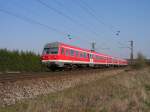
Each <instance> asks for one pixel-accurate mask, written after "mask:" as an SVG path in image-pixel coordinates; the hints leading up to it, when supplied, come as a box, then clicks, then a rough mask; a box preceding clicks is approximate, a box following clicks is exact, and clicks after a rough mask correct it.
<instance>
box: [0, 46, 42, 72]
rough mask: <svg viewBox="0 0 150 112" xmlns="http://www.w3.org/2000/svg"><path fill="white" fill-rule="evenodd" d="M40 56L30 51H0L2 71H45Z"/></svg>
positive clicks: (0, 69)
mask: <svg viewBox="0 0 150 112" xmlns="http://www.w3.org/2000/svg"><path fill="white" fill-rule="evenodd" d="M43 70H44V67H43V66H42V64H41V61H40V55H37V54H35V53H33V52H30V51H18V50H14V51H10V50H7V49H0V71H1V72H3V71H4V72H5V71H22V72H23V71H33V72H36V71H43Z"/></svg>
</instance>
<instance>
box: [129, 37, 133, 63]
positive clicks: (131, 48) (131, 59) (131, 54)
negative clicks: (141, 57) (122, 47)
mask: <svg viewBox="0 0 150 112" xmlns="http://www.w3.org/2000/svg"><path fill="white" fill-rule="evenodd" d="M129 42H130V50H131V53H130V63H131V64H133V40H131V41H129Z"/></svg>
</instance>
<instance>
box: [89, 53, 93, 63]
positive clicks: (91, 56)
mask: <svg viewBox="0 0 150 112" xmlns="http://www.w3.org/2000/svg"><path fill="white" fill-rule="evenodd" d="M90 63H93V55H92V54H90Z"/></svg>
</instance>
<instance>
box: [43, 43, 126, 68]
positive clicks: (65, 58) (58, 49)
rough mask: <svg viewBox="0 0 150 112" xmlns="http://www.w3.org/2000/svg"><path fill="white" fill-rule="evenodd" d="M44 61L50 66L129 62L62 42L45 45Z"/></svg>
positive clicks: (108, 64)
mask: <svg viewBox="0 0 150 112" xmlns="http://www.w3.org/2000/svg"><path fill="white" fill-rule="evenodd" d="M41 60H42V63H44V64H46V65H47V67H48V68H50V69H52V70H53V69H55V68H63V67H73V66H76V67H80V66H86V67H100V66H107V67H108V66H126V65H128V62H127V61H126V60H124V59H120V58H116V57H113V56H109V55H106V54H102V53H98V52H95V51H91V50H88V49H82V48H79V47H75V46H71V45H67V44H64V43H61V42H53V43H48V44H46V45H45V46H44V50H43V53H42V56H41Z"/></svg>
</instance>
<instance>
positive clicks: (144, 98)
mask: <svg viewBox="0 0 150 112" xmlns="http://www.w3.org/2000/svg"><path fill="white" fill-rule="evenodd" d="M149 82H150V71H149V70H148V69H142V70H138V71H136V70H132V71H129V72H126V71H124V72H122V73H120V74H118V75H116V76H111V77H107V78H105V79H99V80H97V81H94V82H91V83H89V84H82V85H79V86H76V87H74V88H70V89H66V90H64V91H61V92H58V93H51V94H48V95H45V96H44V95H43V96H39V97H37V98H34V99H30V100H25V101H22V102H18V103H17V104H15V105H12V106H7V107H5V108H0V112H149V110H150V83H149Z"/></svg>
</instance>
